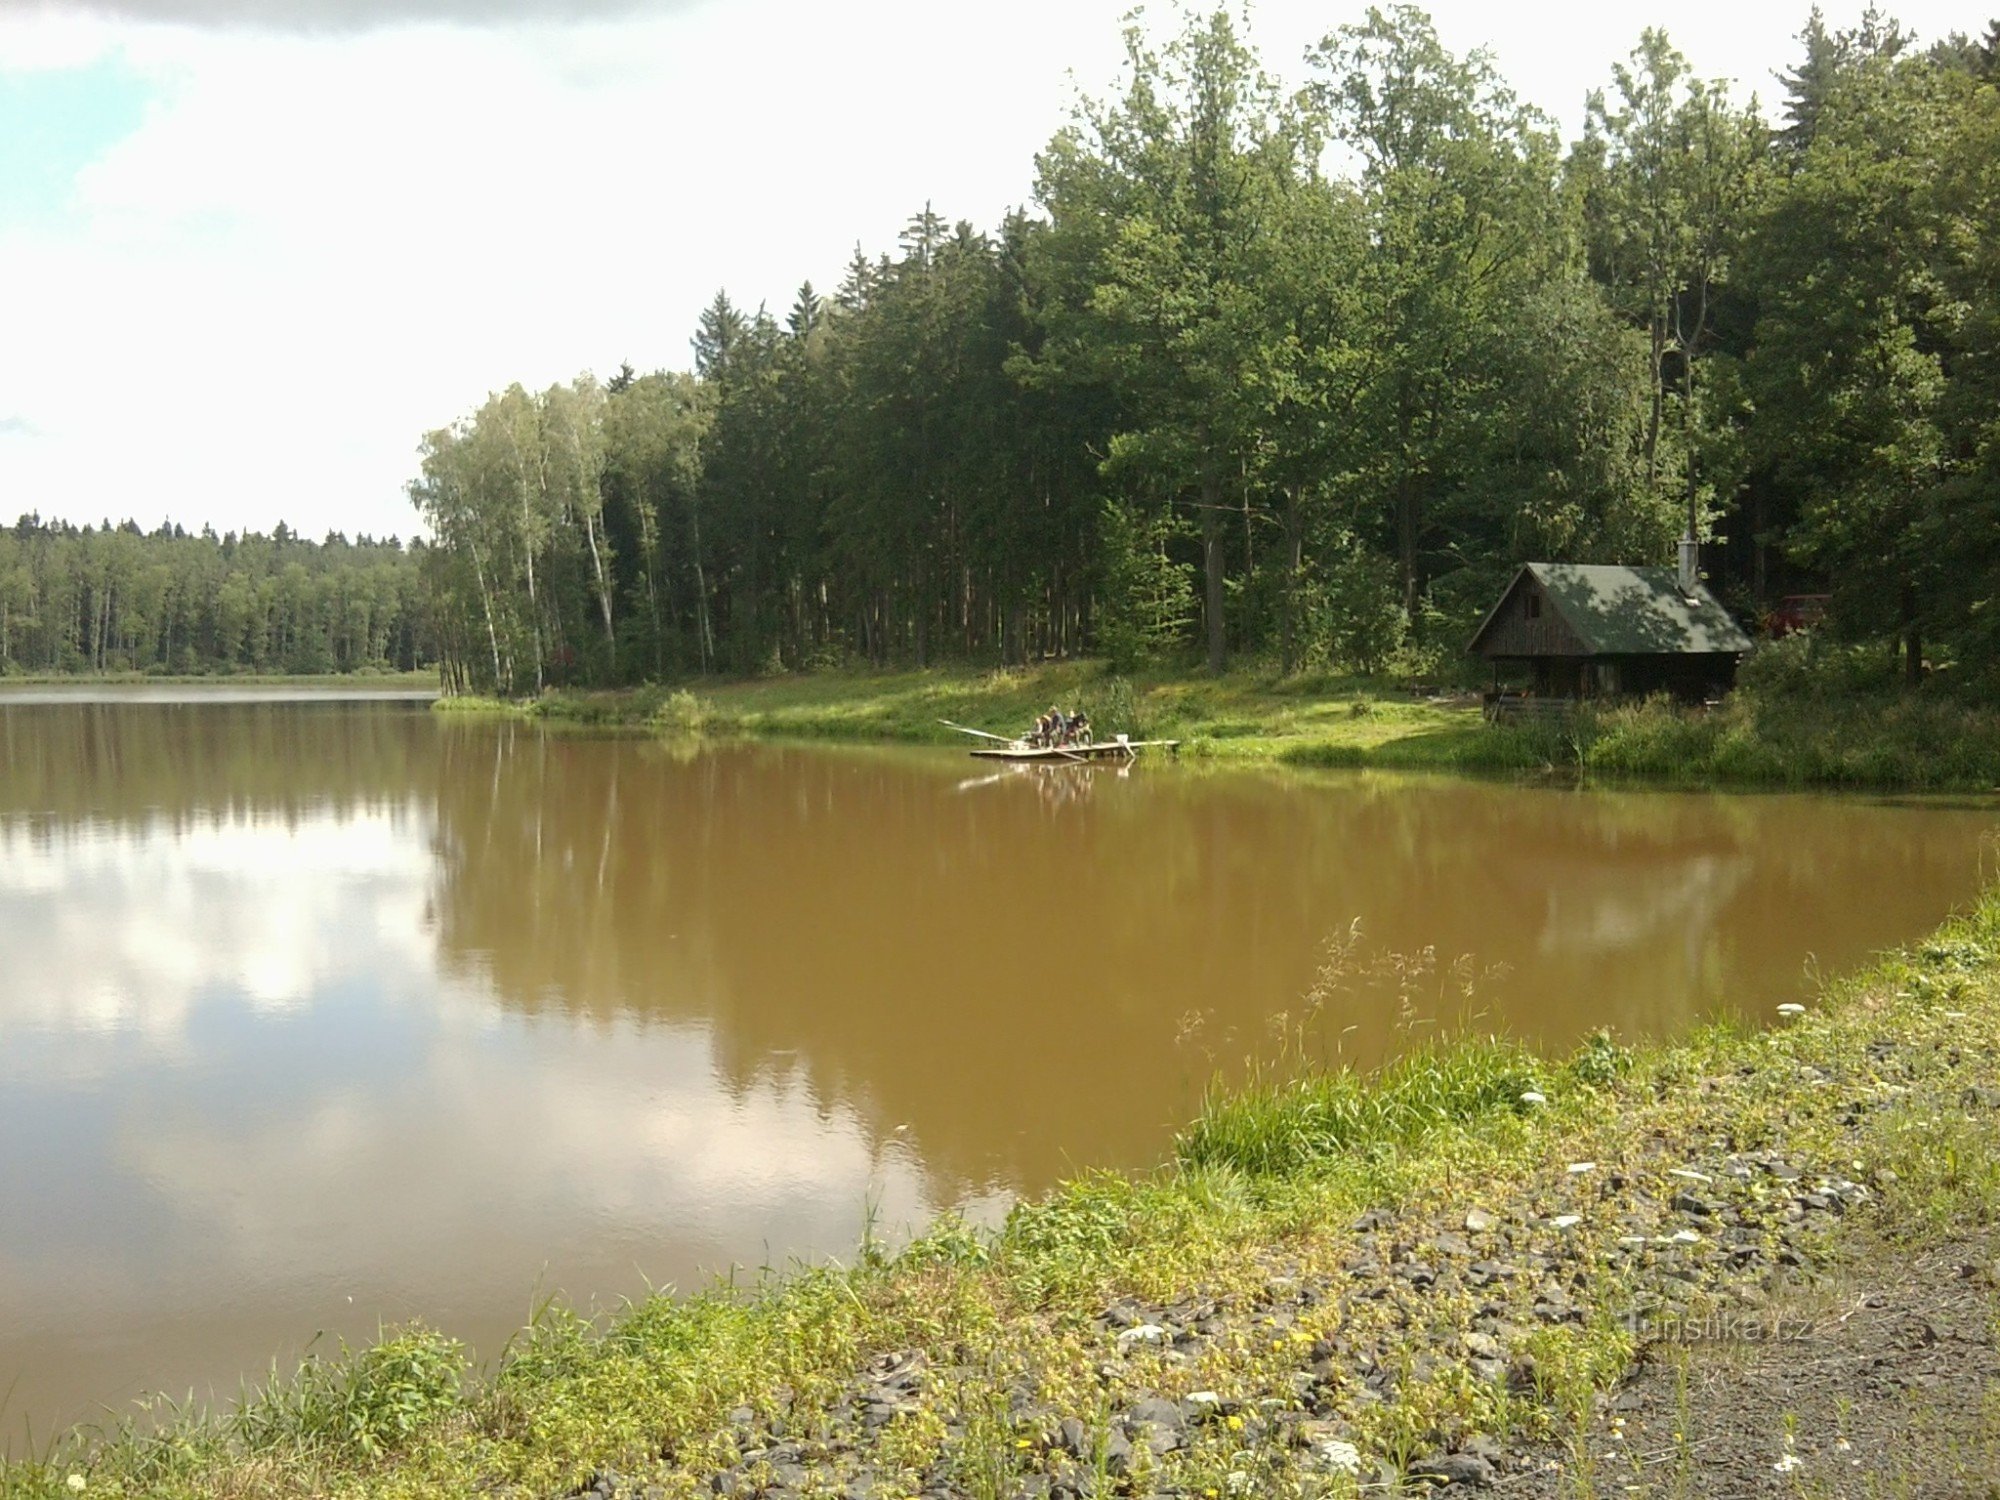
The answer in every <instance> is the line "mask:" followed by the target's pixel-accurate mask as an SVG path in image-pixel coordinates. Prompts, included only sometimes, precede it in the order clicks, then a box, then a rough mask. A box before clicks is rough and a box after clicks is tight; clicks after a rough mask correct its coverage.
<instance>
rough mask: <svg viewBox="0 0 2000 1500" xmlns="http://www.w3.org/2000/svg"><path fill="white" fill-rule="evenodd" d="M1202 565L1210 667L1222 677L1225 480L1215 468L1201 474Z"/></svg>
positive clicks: (1225, 652) (1224, 656)
mask: <svg viewBox="0 0 2000 1500" xmlns="http://www.w3.org/2000/svg"><path fill="white" fill-rule="evenodd" d="M1201 568H1202V581H1203V583H1204V585H1205V586H1206V589H1207V603H1206V610H1205V613H1206V614H1207V616H1208V621H1207V624H1208V670H1209V671H1210V672H1211V673H1213V674H1215V675H1216V676H1218V677H1219V676H1221V675H1222V671H1223V668H1224V667H1225V666H1227V665H1228V637H1227V636H1226V635H1225V633H1224V631H1223V621H1222V604H1223V587H1222V482H1221V479H1220V477H1219V476H1218V475H1217V474H1216V473H1215V471H1214V470H1213V469H1210V470H1209V471H1208V472H1207V473H1205V474H1203V475H1202V477H1201Z"/></svg>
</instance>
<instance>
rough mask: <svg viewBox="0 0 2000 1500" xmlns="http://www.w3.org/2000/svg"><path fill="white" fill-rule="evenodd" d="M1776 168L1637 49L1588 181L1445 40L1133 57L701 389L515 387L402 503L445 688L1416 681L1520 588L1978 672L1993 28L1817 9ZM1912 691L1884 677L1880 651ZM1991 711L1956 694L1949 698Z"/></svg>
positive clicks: (732, 328) (1224, 33)
mask: <svg viewBox="0 0 2000 1500" xmlns="http://www.w3.org/2000/svg"><path fill="white" fill-rule="evenodd" d="M1801 41H1802V43H1803V56H1802V57H1801V58H1799V59H1798V60H1797V62H1796V64H1795V67H1794V69H1793V71H1791V72H1790V73H1789V74H1787V75H1786V76H1785V79H1784V88H1785V91H1786V97H1785V100H1784V104H1783V109H1782V121H1783V123H1782V125H1781V127H1779V128H1771V127H1768V126H1767V125H1766V124H1765V123H1764V121H1763V118H1762V116H1761V114H1760V113H1759V112H1758V111H1757V110H1755V109H1753V108H1746V107H1740V106H1738V105H1737V104H1735V103H1733V102H1732V101H1731V99H1730V97H1729V95H1728V93H1727V91H1726V90H1725V89H1724V88H1723V87H1722V86H1721V85H1719V84H1715V83H1710V82H1706V81H1704V80H1701V79H1698V78H1696V77H1694V76H1692V75H1691V74H1690V73H1689V71H1688V67H1687V64H1686V63H1685V61H1684V60H1683V59H1682V57H1681V56H1680V55H1679V54H1678V53H1677V52H1675V51H1674V49H1673V48H1672V47H1671V46H1670V45H1669V43H1668V40H1667V38H1666V37H1665V36H1664V35H1663V34H1661V33H1659V32H1656V31H1647V32H1645V33H1644V34H1643V35H1642V36H1641V38H1640V41H1639V44H1638V46H1637V48H1636V49H1635V50H1634V51H1633V53H1632V54H1631V56H1630V57H1629V58H1628V59H1627V60H1626V61H1625V62H1623V63H1620V64H1617V65H1615V66H1614V67H1613V68H1612V69H1611V73H1610V78H1609V80H1608V83H1607V86H1606V87H1605V88H1604V89H1603V90H1602V91H1601V93H1600V94H1598V95H1597V96H1595V97H1593V99H1592V100H1591V103H1590V107H1589V112H1588V126H1587V128H1586V130H1585V132H1584V134H1583V136H1582V138H1581V139H1579V140H1576V141H1574V142H1572V143H1570V144H1568V145H1567V146H1565V145H1564V144H1563V142H1562V141H1561V140H1560V139H1559V138H1558V136H1557V135H1556V133H1555V132H1554V130H1553V129H1552V128H1551V127H1550V126H1549V124H1548V122H1547V121H1546V120H1544V119H1543V118H1541V117H1540V116H1538V115H1537V114H1535V113H1534V112H1533V111H1531V110H1529V109H1528V108H1526V107H1525V106H1523V105H1522V104H1520V103H1519V102H1518V101H1517V100H1516V99H1515V98H1514V96H1513V95H1512V93H1511V92H1510V91H1509V90H1508V89H1507V87H1506V86H1505V84H1504V83H1503V81H1502V80H1501V79H1500V78H1499V77H1498V76H1497V75H1496V74H1495V72H1494V71H1493V68H1492V66H1491V64H1490V61H1489V60H1488V59H1487V58H1485V57H1484V56H1483V55H1481V54H1477V53H1475V54H1473V55H1471V56H1469V57H1457V56H1454V55H1452V54H1451V53H1449V52H1448V51H1446V50H1445V49H1444V48H1443V47H1442V46H1441V45H1440V43H1439V41H1438V39H1437V36H1436V34H1435V32H1434V30H1433V28H1432V26H1431V23H1430V21H1429V19H1428V17H1426V16H1425V15H1424V14H1423V13H1422V12H1421V11H1418V10H1416V9H1413V8H1409V7H1403V6H1398V7H1394V8H1391V9H1388V10H1378V11H1371V12H1370V13H1369V15H1368V18H1367V20H1366V21H1365V22H1363V23H1361V24H1358V25H1354V26H1349V27H1344V28H1342V29H1340V30H1338V31H1336V32H1334V33H1332V34H1331V35H1329V36H1328V37H1327V38H1326V39H1325V40H1324V42H1323V43H1322V44H1321V45H1320V46H1319V47H1318V48H1316V49H1315V51H1314V52H1313V54H1312V56H1311V58H1310V60H1309V64H1308V66H1309V73H1308V76H1307V78H1306V80H1305V83H1304V86H1303V87H1302V88H1298V89H1293V88H1291V87H1289V86H1281V85H1280V84H1279V83H1277V82H1276V81H1274V80H1273V79H1271V78H1270V77H1269V76H1268V75H1266V74H1265V73H1264V71H1263V70H1262V67H1261V65H1260V63H1259V60H1258V58H1257V56H1256V54H1255V53H1254V52H1253V51H1252V49H1251V48H1250V47H1249V45H1248V44H1247V42H1246V41H1245V39H1244V38H1243V37H1242V35H1240V33H1239V30H1238V28H1237V27H1236V26H1235V25H1234V24H1233V23H1232V21H1231V19H1230V16H1229V15H1228V13H1227V12H1226V11H1218V12H1217V13H1215V14H1214V15H1212V16H1207V17H1202V18H1199V19H1196V20H1193V21H1191V22H1190V23H1189V24H1188V25H1187V27H1186V29H1185V30H1184V31H1183V32H1182V33H1181V34H1180V35H1178V36H1175V37H1173V38H1172V39H1171V40H1168V41H1166V42H1164V43H1157V42H1155V41H1154V40H1152V39H1149V38H1148V37H1147V36H1146V35H1145V34H1144V33H1143V32H1140V31H1137V30H1134V31H1133V32H1132V33H1130V34H1129V36H1128V71H1127V75H1126V78H1125V81H1124V83H1123V85H1122V86H1121V91H1120V92H1118V93H1117V94H1116V96H1115V97H1112V98H1109V99H1106V100H1101V101H1094V102H1086V103H1084V104H1082V105H1081V106H1080V107H1079V109H1078V111H1077V113H1076V116H1075V118H1074V120H1073V122H1072V123H1071V124H1070V125H1069V126H1068V127H1066V128H1065V129H1063V130H1062V131H1061V132H1060V133H1059V134H1058V135H1057V136H1056V137H1055V138H1054V139H1053V140H1052V141H1051V142H1050V143H1049V144H1048V146H1047V148H1046V150H1044V151H1043V152H1042V154H1041V155H1040V156H1039V158H1038V159H1037V164H1036V165H1037V178H1036V183H1037V186H1036V199H1037V209H1036V210H1035V211H1034V212H1025V211H1024V212H1018V213H1014V214H1010V215H1009V216H1008V217H1007V218H1006V219H1005V220H1004V221H1003V222H1002V223H1001V224H1000V225H999V227H998V228H997V229H996V230H994V231H993V232H991V233H982V232H979V231H977V230H975V229H974V228H973V227H972V226H970V225H969V224H964V223H960V224H957V225H955V226H953V225H950V224H948V223H947V222H946V221H945V220H943V219H941V218H939V217H938V216H937V215H936V214H935V213H933V212H931V211H930V210H929V209H928V208H927V209H926V210H925V211H924V212H923V213H922V214H920V215H918V216H917V217H916V218H915V219H913V220H912V221H911V222H910V224H909V226H908V228H907V230H906V232H905V233H904V234H903V236H902V238H901V240H900V242H899V245H898V248H897V250H896V252H895V253H894V254H892V255H882V256H880V257H878V258H875V259H869V258H867V257H866V256H863V255H862V254H860V253H859V252H858V251H857V254H856V257H855V259H854V261H853V263H852V265H851V267H850V268H849V270H848V272H847V274H846V277H845V279H844V281H843V282H842V284H841V285H840V286H839V288H838V289H837V290H836V291H835V292H834V293H833V295H831V296H830V297H823V296H821V295H820V294H819V293H818V292H817V291H815V289H814V288H813V287H812V286H811V285H810V284H808V285H806V286H804V287H802V288H801V289H800V291H799V293H798V296H797V298H796V301H795V303H794V305H793V306H792V307H791V308H790V310H789V311H788V312H786V313H784V314H783V315H782V316H773V315H772V314H770V313H769V312H767V311H766V310H764V309H761V308H760V309H759V310H757V311H756V312H754V313H753V312H745V311H743V310H741V309H739V308H737V307H736V306H734V305H733V304H732V303H731V302H730V300H729V299H728V298H727V297H726V296H723V295H718V296H717V298H716V299H715V301H714V303H713V304H712V305H711V306H710V307H709V308H708V309H707V310H706V312H704V313H703V314H702V316H701V319H700V325H699V328H698V331H697V332H696V335H695V338H694V367H695V368H694V373H693V374H692V375H683V374H675V373H656V374H647V375H635V374H634V372H633V371H632V370H631V369H630V368H629V367H628V368H626V369H625V370H623V371H621V372H620V373H619V374H618V375H617V376H616V377H615V378H614V379H612V380H611V381H610V382H609V384H608V385H601V384H599V383H598V382H597V381H596V380H594V379H592V378H590V377H587V376H586V377H583V378H580V379H579V380H577V381H576V382H575V383H573V384H571V385H568V386H559V387H556V388H553V389H551V390H549V391H547V392H544V393H542V394H540V395H535V394H531V393H529V392H527V391H524V390H523V389H522V388H520V387H519V386H515V387H512V388H510V389H508V390H507V391H505V392H503V393H501V394H498V395H495V396H492V397H490V398H489V399H488V400H487V402H486V403H485V405H483V406H481V407H480V408H479V409H478V411H477V412H476V413H474V414H472V415H471V416H469V417H467V418H466V419H464V420H462V421H460V422H457V423H455V424H454V425H452V426H450V427H447V428H444V429H442V430H440V431H437V432H433V433H431V434H430V435H429V436H428V437H427V439H426V440H425V446H424V458H423V462H422V469H421V474H420V476H419V478H418V479H417V480H416V481H415V482H414V483H413V485H412V487H411V489H412V495H413V498H414V499H415V501H416V503H417V505H418V506H419V508H420V509H421V511H422V513H423V515H424V517H425V519H426V520H427V522H428V523H429V525H430V526H431V528H432V530H433V533H434V535H435V538H436V541H437V544H438V545H436V546H435V547H434V548H433V549H432V551H431V552H430V553H429V554H428V555H427V556H426V558H425V560H424V562H425V567H426V569H427V570H428V576H429V577H430V580H431V583H432V587H433V589H434V590H435V598H436V602H437V607H438V611H439V614H438V629H439V632H440V646H441V649H442V651H443V652H444V654H445V656H446V657H447V658H448V661H449V663H450V666H451V669H452V670H453V671H454V672H455V673H456V674H457V675H458V677H459V678H460V679H461V680H462V681H464V682H466V683H468V684H476V685H478V686H481V687H493V686H497V687H499V688H502V689H504V690H511V691H526V690H533V689H535V688H537V687H539V686H541V685H543V684H544V683H546V682H548V681H550V680H551V679H554V678H562V679H566V680H571V681H589V682H617V681H624V680H631V679H635V678H641V677H657V676H668V675H673V674H677V673H688V672H696V671H715V670H724V669H726V670H731V671H745V670H763V669H767V668H781V667H782V668H796V667H801V666H809V665H812V664H814V663H817V662H822V661H830V660H838V659H842V658H847V657H856V656H858V657H863V658H866V659H869V660H872V661H877V662H887V661H900V662H915V663H926V662H930V661H933V660H937V659H941V658H951V659H957V660H970V661H994V662H1004V661H1018V660H1021V659H1023V658H1025V657H1029V656H1035V655H1042V654H1049V653H1066V652H1074V651H1078V650H1095V651H1102V652H1105V653H1107V654H1109V655H1111V656H1113V657H1114V658H1122V659H1132V658H1138V657H1143V656H1147V655H1157V654H1172V653H1176V652H1183V651H1186V652H1194V651H1202V652H1203V653H1204V654H1205V656H1206V658H1207V660H1208V661H1209V662H1210V663H1211V664H1212V665H1216V666H1220V665H1221V663H1222V662H1223V660H1224V659H1225V656H1226V655H1227V654H1228V653H1230V652H1232V651H1242V652H1252V653H1258V654H1261V655H1264V656H1267V657H1270V658H1274V659H1277V660H1280V661H1282V662H1283V663H1285V664H1286V665H1288V666H1300V665H1323V666H1335V667H1340V668H1351V669H1359V670H1372V669H1376V668H1379V667H1381V666H1383V665H1384V664H1387V663H1392V662H1393V663H1396V664H1399V665H1401V666H1403V667H1404V668H1405V669H1407V670H1413V671H1428V670H1433V669H1435V668H1436V667H1438V666H1440V665H1442V664H1445V663H1447V662H1449V661H1450V660H1453V659H1455V658H1456V657H1457V655H1458V653H1460V652H1461V651H1462V649H1463V644H1464V641H1465V639H1466V638H1467V636H1468V635H1469V634H1470V631H1471V628H1472V625H1473V624H1474V623H1475V621H1476V620H1477V618H1478V615H1479V613H1480V612H1481V611H1482V610H1483V609H1484V608H1485V607H1486V606H1488V605H1489V604H1490V603H1491V602H1492V601H1493V599H1494V598H1495V596H1496V594H1497V591H1498V588H1499V586H1500V584H1501V582H1502V581H1503V580H1504V578H1505V577H1506V575H1507V572H1508V570H1509V568H1510V567H1511V566H1512V565H1513V564H1514V563H1515V562H1517V561H1519V560H1521V559H1525V558H1530V557H1539V558H1556V559H1568V560H1578V561H1624V562H1660V563H1665V562H1669V561H1671V560H1672V557H1673V551H1674V541H1675V539H1676V537H1678V536H1679V535H1681V534H1682V533H1683V531H1684V530H1685V528H1686V527H1687V526H1688V525H1689V523H1690V519H1692V522H1693V524H1694V525H1695V526H1696V527H1697V528H1698V529H1699V531H1700V533H1701V535H1702V536H1703V538H1704V539H1705V542H1706V546H1705V548H1704V564H1705V566H1706V567H1707V568H1708V570H1709V572H1710V574H1711V577H1712V578H1713V580H1714V581H1715V583H1716V584H1717V586H1718V587H1719V589H1720V590H1721V592H1722V593H1723V595H1724V597H1725V598H1726V599H1727V600H1728V601H1729V602H1730V603H1731V604H1732V605H1734V606H1735V607H1736V608H1737V609H1738V610H1739V611H1740V612H1741V613H1742V614H1743V615H1744V616H1745V617H1746V618H1749V617H1754V616H1755V615H1756V614H1758V613H1759V612H1760V611H1761V610H1763V609H1764V608H1765V607H1767V606H1768V605H1769V604H1770V603H1772V602H1773V601H1774V600H1775V599H1776V598H1778V597H1779V596H1781V595H1784V594H1787V593H1800V592H1821V591H1825V592H1830V593H1831V594H1833V596H1834V599H1833V605H1832V622H1833V626H1834V628H1836V629H1838V630H1840V631H1842V632H1844V633H1846V634H1848V635H1849V636H1851V637H1854V638H1857V639H1868V638H1872V639H1877V640H1881V641H1883V642H1884V643H1885V645H1886V644H1887V643H1891V642H1898V643H1900V644H1901V646H1902V649H1903V650H1904V652H1905V655H1906V658H1907V662H1908V666H1909V670H1910V671H1911V672H1912V674H1913V675H1915V674H1917V673H1918V672H1919V671H1920V670H1921V666H1922V663H1923V662H1924V660H1925V659H1926V658H1929V659H1930V660H1931V661H1933V662H1934V663H1936V664H1939V665H1957V666H1959V667H1960V668H1966V667H1973V668H1977V667H1979V665H1980V664H1981V663H1991V662H1993V661H1995V660H1996V659H2000V586H1996V574H2000V89H1996V79H2000V23H1996V25H1995V26H1993V27H1992V28H1990V29H1989V30H1988V31H1987V32H1986V33H1985V35H1984V36H1983V38H1981V39H1979V40H1968V39H1966V38H1964V37H1953V38H1950V39H1948V40H1946V41H1943V42H1940V43H1937V44H1935V45H1932V46H1929V47H1925V48H1920V47H1918V46H1917V45H1916V44H1915V42H1914V40H1913V38H1912V37H1911V36H1910V35H1909V34H1908V33H1906V32H1904V31H1903V30H1902V29H1900V28H1899V27H1898V26H1896V25H1895V24H1894V23H1893V22H1890V21H1888V20H1885V19H1883V18H1882V17H1880V16H1879V15H1877V14H1875V13H1873V12H1871V13H1870V14H1869V15H1868V17H1867V18H1866V19H1865V20H1864V21H1863V22H1862V24H1861V25H1860V26H1859V27H1858V28H1856V29H1854V30H1852V31H1831V30H1829V29H1828V28H1827V27H1826V26H1825V25H1824V24H1823V22H1822V21H1821V19H1820V17H1819V15H1818V14H1817V12H1815V13H1814V14H1813V16H1812V17H1811V18H1810V19H1809V20H1808V22H1807V24H1806V26H1805V29H1804V31H1803V32H1802V33H1801ZM1885 655H1886V653H1885ZM1961 675H1964V673H1963V671H1961Z"/></svg>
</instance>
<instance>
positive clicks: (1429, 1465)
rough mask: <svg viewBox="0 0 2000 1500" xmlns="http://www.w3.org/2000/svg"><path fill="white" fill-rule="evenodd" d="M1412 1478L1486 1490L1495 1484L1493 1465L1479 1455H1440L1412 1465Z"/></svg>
mask: <svg viewBox="0 0 2000 1500" xmlns="http://www.w3.org/2000/svg"><path fill="white" fill-rule="evenodd" d="M1410 1477H1411V1478H1412V1479H1429V1480H1435V1481H1437V1482H1438V1483H1439V1484H1440V1485H1464V1486H1466V1487H1467V1488H1468V1489H1484V1488H1485V1487H1486V1486H1487V1485H1489V1484H1491V1483H1493V1465H1492V1464H1490V1463H1489V1462H1487V1461H1486V1460H1485V1459H1484V1458H1482V1457H1480V1456H1479V1455H1478V1454H1477V1453H1440V1454H1436V1455H1434V1456H1432V1457H1430V1458H1420V1459H1418V1460H1417V1461H1416V1462H1415V1463H1413V1464H1411V1465H1410Z"/></svg>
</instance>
